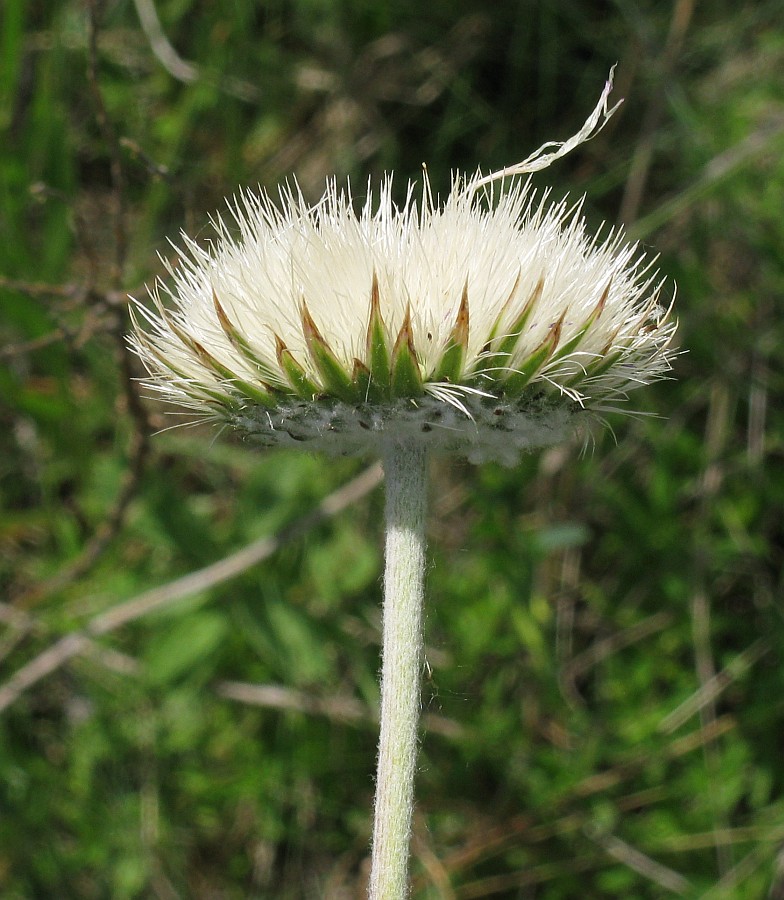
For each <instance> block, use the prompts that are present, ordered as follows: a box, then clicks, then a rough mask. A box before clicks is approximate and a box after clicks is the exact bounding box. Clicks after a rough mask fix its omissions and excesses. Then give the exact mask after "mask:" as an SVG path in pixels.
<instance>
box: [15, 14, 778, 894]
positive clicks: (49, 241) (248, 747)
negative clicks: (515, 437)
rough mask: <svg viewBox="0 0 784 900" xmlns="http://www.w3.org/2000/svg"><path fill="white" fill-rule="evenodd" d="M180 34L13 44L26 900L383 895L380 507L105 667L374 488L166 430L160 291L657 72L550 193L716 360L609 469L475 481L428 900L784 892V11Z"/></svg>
mask: <svg viewBox="0 0 784 900" xmlns="http://www.w3.org/2000/svg"><path fill="white" fill-rule="evenodd" d="M151 11H152V12H153V13H155V12H156V7H155V6H153V5H152V3H151V0H138V2H137V3H136V4H134V3H132V2H131V0H111V2H103V3H102V2H98V0H96V2H95V5H94V6H93V7H91V6H90V4H89V3H88V4H86V5H85V4H83V3H80V2H77V0H63V2H58V3H52V2H43V0H38V2H36V0H32V2H31V0H4V3H3V4H2V6H1V7H0V16H2V32H1V34H2V37H1V40H2V46H1V47H0V127H1V128H2V132H3V136H2V140H0V197H1V201H0V204H1V205H0V272H2V280H0V337H1V343H0V490H1V491H2V512H0V583H2V592H3V599H2V603H1V604H0V613H1V615H0V618H1V619H2V633H1V634H0V655H1V656H2V661H1V662H0V666H1V668H0V697H2V699H3V703H4V705H5V708H4V710H3V711H2V713H0V893H2V896H3V897H5V898H72V897H73V898H117V900H123V898H136V897H145V898H146V897H154V898H165V900H168V898H176V897H182V898H189V897H194V898H204V900H206V898H210V900H213V898H221V900H223V898H226V900H229V898H245V897H258V898H299V897H302V898H311V897H313V898H315V897H326V898H355V897H361V896H362V892H363V883H364V879H365V877H366V874H367V873H366V862H365V860H366V854H367V847H368V840H369V832H370V815H371V804H372V791H373V782H372V773H373V770H374V763H375V760H374V757H375V741H376V734H375V724H374V721H373V716H374V710H375V706H376V702H377V688H376V673H377V669H378V638H379V597H380V583H379V571H380V565H381V550H380V548H381V534H380V525H379V519H380V515H381V511H382V497H381V492H380V489H379V488H376V489H375V490H374V491H372V492H369V493H366V494H364V496H361V497H359V498H358V499H357V500H356V501H355V502H354V503H353V504H352V505H351V507H350V508H349V509H347V510H345V511H343V512H341V513H339V514H337V515H334V516H329V517H326V518H322V519H321V520H320V521H313V520H308V521H306V522H305V524H304V525H303V526H302V527H299V528H298V530H297V531H296V533H294V534H289V533H288V532H285V534H284V536H285V537H286V540H283V541H281V545H280V547H279V548H278V549H276V550H275V552H273V553H272V554H271V555H269V556H268V557H267V558H266V559H265V560H264V561H262V562H260V563H259V564H257V565H254V566H250V567H246V568H244V569H243V570H242V571H241V572H240V573H239V574H237V575H236V576H235V577H233V578H231V579H228V580H223V581H220V582H218V583H214V584H212V586H207V582H206V581H205V580H204V577H203V576H196V577H195V578H194V581H193V584H192V585H191V586H190V588H188V586H187V585H186V588H187V589H183V590H182V591H180V593H181V594H182V596H181V597H180V599H178V600H176V601H171V602H168V603H161V604H159V606H158V608H157V609H156V610H155V611H154V612H151V613H149V614H147V615H142V614H141V609H140V608H138V607H132V608H130V612H128V615H127V621H125V622H124V623H123V624H121V625H120V624H119V623H115V624H116V625H117V627H114V628H112V629H105V631H106V633H105V634H103V635H98V636H97V637H95V639H92V638H91V639H90V640H87V638H86V637H83V638H82V643H81V644H79V645H78V646H74V644H73V641H75V640H77V637H74V636H78V635H80V634H81V635H84V634H85V632H84V631H83V629H85V628H89V627H92V628H93V630H94V633H95V629H96V626H95V619H96V616H98V615H100V614H101V613H102V612H104V611H107V610H110V609H112V608H114V607H116V606H118V605H119V604H122V603H124V602H126V601H129V600H133V599H135V598H138V597H139V596H140V595H141V594H143V592H145V591H147V590H149V589H152V588H158V587H161V586H166V585H168V584H169V583H170V582H172V581H173V580H174V579H176V578H178V577H180V576H183V575H187V574H188V573H195V572H198V571H199V570H201V569H202V568H203V567H205V566H207V565H208V564H211V563H214V562H217V561H220V560H222V559H224V558H226V557H228V556H229V555H230V554H232V553H233V552H235V551H236V550H237V549H239V548H241V547H243V546H245V545H246V544H248V543H250V542H251V541H254V540H256V539H258V538H261V537H264V536H270V535H275V534H277V533H278V532H279V531H280V530H281V529H286V528H288V526H290V525H291V524H292V523H298V522H300V521H301V520H302V518H303V517H308V516H309V515H310V514H311V513H312V512H313V511H314V509H316V508H317V506H318V504H319V503H320V502H321V500H322V499H323V498H325V497H326V496H328V495H329V494H330V493H331V492H332V491H334V490H336V489H338V488H339V487H341V486H342V485H343V484H345V483H347V482H349V481H350V480H351V479H352V478H353V477H354V476H356V475H357V474H359V473H360V472H361V471H362V470H363V469H364V468H366V466H367V465H368V463H367V462H362V461H350V460H349V461H334V460H325V459H321V458H318V457H314V456H308V455H305V454H302V455H299V454H297V453H258V452H254V451H253V450H252V449H250V448H248V447H246V446H244V445H243V444H242V443H241V442H240V441H238V440H236V439H233V438H232V437H231V436H229V435H225V434H224V435H221V436H220V437H218V438H216V436H215V434H214V433H213V432H211V431H210V430H209V429H202V428H199V429H190V430H189V429H175V430H170V431H165V432H163V433H162V434H158V435H155V436H150V435H152V432H154V431H156V430H158V429H161V428H165V427H167V426H168V425H170V424H171V423H172V422H173V421H177V420H176V419H174V420H173V419H172V418H171V417H170V416H168V415H167V414H166V411H165V410H163V409H162V408H160V407H159V406H156V405H154V404H152V403H151V402H149V401H147V400H144V401H143V402H140V401H139V398H138V395H139V387H138V385H137V383H136V382H134V381H133V380H131V378H132V376H135V375H138V374H140V373H139V370H138V367H137V366H136V364H135V362H134V361H133V360H132V359H131V358H130V357H129V355H128V353H127V351H126V349H125V347H124V343H123V334H124V333H125V331H126V329H127V319H126V300H125V295H126V292H131V293H134V294H136V295H142V294H143V284H144V283H145V282H149V281H150V280H151V279H153V278H154V277H155V276H156V275H159V274H161V272H162V271H163V268H162V265H161V263H160V262H159V261H158V259H157V257H156V252H160V253H162V254H169V255H170V256H172V257H173V252H172V251H171V249H170V247H169V245H168V244H167V242H166V238H167V236H169V237H174V238H176V235H177V233H178V231H179V229H180V228H181V227H185V228H187V229H188V230H189V232H190V233H191V234H196V235H201V236H205V237H206V236H208V233H209V232H208V228H207V224H206V223H207V221H208V215H209V213H211V212H213V211H214V210H216V209H219V208H220V207H221V206H222V205H223V197H224V195H227V194H231V193H232V192H233V191H235V190H236V188H237V187H238V186H240V185H256V184H257V183H261V184H262V185H265V186H267V187H269V188H270V189H273V190H274V187H275V185H276V184H277V183H278V182H279V181H281V180H282V179H285V178H286V177H287V176H289V175H290V174H291V173H296V175H297V177H298V178H299V180H300V183H301V185H302V187H303V190H304V191H305V193H306V195H307V196H309V197H311V198H313V199H315V198H317V197H318V196H319V194H320V191H321V188H322V186H323V183H324V178H325V177H326V176H327V175H330V174H333V173H336V174H337V175H338V176H339V177H341V178H342V177H345V176H350V177H351V178H352V179H353V183H354V185H355V193H357V195H361V190H362V188H363V186H364V184H365V181H366V179H367V177H368V176H370V175H372V176H377V175H378V174H379V173H381V172H382V171H384V170H386V169H392V168H394V170H395V172H396V173H397V179H398V180H397V186H398V189H399V190H400V191H401V192H402V191H403V190H404V188H405V184H406V182H407V180H408V179H409V178H416V177H417V174H418V173H419V172H420V167H421V164H422V163H423V162H426V163H427V165H428V168H429V171H430V174H431V178H432V181H433V185H434V188H436V189H437V190H439V191H441V192H442V193H443V192H445V191H446V190H447V189H448V186H449V173H450V170H452V169H455V168H458V169H462V170H468V171H473V170H474V169H475V168H476V167H477V166H478V165H481V166H482V168H483V169H484V170H485V171H488V170H489V169H490V168H491V167H500V166H502V165H504V164H508V163H512V162H515V161H517V160H519V159H521V158H523V157H524V156H526V155H528V153H530V152H531V151H532V150H534V149H535V148H536V147H538V146H539V145H540V144H541V143H542V142H543V141H545V140H548V139H556V138H561V139H563V138H565V137H567V136H568V135H570V134H572V133H573V132H574V131H575V130H576V128H577V127H578V126H579V124H581V123H582V121H583V119H584V118H585V116H586V114H587V113H588V111H589V110H590V109H591V108H592V107H593V105H594V103H595V101H596V98H597V96H598V94H599V91H600V89H601V86H602V84H603V83H604V79H605V77H606V75H607V72H608V70H609V68H610V66H611V65H612V64H613V63H614V62H616V61H618V63H619V66H618V70H617V89H616V92H615V96H623V97H625V98H626V101H625V103H624V105H623V107H622V108H621V110H620V111H619V112H618V113H617V114H616V116H615V117H614V119H613V120H612V121H611V123H610V124H609V125H608V126H607V128H606V129H605V130H604V131H603V132H602V133H601V134H600V135H599V136H598V137H597V138H596V139H595V140H594V141H592V142H591V143H590V144H588V145H586V146H585V147H582V148H580V150H579V151H578V152H577V153H575V154H573V155H572V156H571V157H569V158H567V159H565V160H563V161H561V162H559V163H558V164H557V166H555V167H554V168H552V169H551V170H549V171H548V172H547V173H544V174H543V175H541V176H539V177H537V178H536V181H537V183H538V184H541V185H546V184H548V183H549V184H552V186H553V191H554V194H555V196H561V195H563V194H564V193H566V192H567V191H569V192H571V193H572V195H574V196H579V195H581V194H582V193H583V192H586V193H587V195H588V200H587V204H586V215H587V217H588V220H589V223H590V226H591V227H592V228H598V226H599V225H600V223H601V222H602V221H606V222H608V223H611V224H613V223H616V222H623V223H624V224H625V225H626V226H627V228H628V230H629V232H630V234H631V235H632V236H633V237H635V238H638V239H640V240H642V241H643V242H644V244H645V245H647V246H650V247H651V248H653V247H655V248H656V250H658V251H659V252H660V253H661V257H660V267H661V271H662V272H663V273H664V274H665V275H666V276H667V277H668V279H669V283H670V285H672V284H673V283H675V282H677V285H678V298H677V314H678V317H679V319H680V330H679V343H680V345H681V347H682V348H683V349H684V350H685V351H687V352H686V353H684V354H683V355H682V356H680V357H679V358H678V360H677V363H676V371H675V373H674V374H675V379H676V380H673V381H668V382H663V383H661V384H659V385H656V386H655V387H654V388H651V389H646V390H644V391H641V392H639V393H638V394H637V395H636V396H635V398H634V403H635V406H637V407H639V408H642V409H644V410H646V411H649V412H655V413H658V414H660V415H661V417H660V418H659V417H644V418H637V419H631V418H622V417H614V418H613V419H612V422H611V424H612V428H613V432H614V436H613V434H611V433H610V432H605V433H601V432H598V433H597V434H596V435H595V446H594V448H593V449H592V450H590V449H589V451H588V452H587V453H586V454H582V455H581V453H580V445H579V444H578V443H576V444H575V445H574V446H569V447H559V448H556V449H553V450H550V451H548V452H545V453H541V454H537V455H534V456H531V457H529V458H527V459H525V460H524V461H523V463H522V464H521V465H520V466H519V467H518V468H517V469H515V470H514V471H509V470H504V469H500V468H498V467H495V466H491V465H488V466H484V467H481V468H472V467H471V466H468V465H465V464H461V463H455V462H450V461H447V460H435V461H434V462H433V465H432V486H431V494H432V504H431V517H430V524H429V542H430V549H431V556H432V568H431V570H430V572H429V579H428V590H429V599H428V608H427V636H426V643H427V647H428V662H429V667H428V670H427V672H426V679H425V685H424V698H423V699H424V706H425V711H426V713H427V714H428V715H429V718H427V719H426V721H425V725H424V729H423V736H422V747H421V765H420V771H419V774H418V785H417V794H418V806H417V812H416V820H415V837H414V844H413V852H414V863H413V875H414V879H415V889H414V896H415V897H417V898H445V900H451V898H455V900H467V898H481V897H499V898H534V897H535V898H546V900H561V898H563V900H569V898H576V897H581V898H582V897H590V898H616V897H623V898H627V897H628V898H659V897H667V896H683V897H694V898H697V897H700V898H711V900H718V898H764V897H782V896H784V871H783V870H784V864H783V863H782V857H781V853H782V849H781V848H782V846H784V800H783V799H782V782H783V781H784V737H783V735H784V731H782V714H783V713H784V674H782V643H783V642H784V625H783V623H782V615H781V599H782V576H781V570H782V565H781V564H782V543H783V541H784V535H783V534H782V508H783V506H784V467H783V466H782V461H783V460H782V451H783V450H784V445H783V439H784V421H783V419H782V417H783V416H784V409H783V408H782V404H781V398H782V371H784V365H783V363H784V349H783V348H784V316H782V296H783V295H784V265H783V262H784V216H782V198H784V165H783V164H782V151H784V95H783V94H782V72H783V71H784V26H782V21H781V3H780V0H757V2H751V0H746V2H742V0H741V2H738V0H732V2H730V0H715V2H711V3H702V4H695V3H694V2H693V0H672V2H670V0H668V2H654V0H647V2H634V0H615V2H599V0H585V2H578V0H557V2H549V0H547V2H546V0H539V2H534V0H532V2H512V0H498V2H496V3H492V4H489V3H484V2H479V0H428V2H427V3H423V2H421V0H417V2H413V0H397V2H393V3H388V4H387V3H376V2H372V0H335V2H329V3H326V2H314V0H289V2H282V0H279V2H274V0H270V2H265V3H258V4H256V3H243V2H240V0H233V2H227V3H215V2H207V0H159V2H158V3H157V16H158V18H159V22H160V25H161V27H162V34H165V35H166V39H167V40H168V41H170V42H171V46H170V47H169V50H168V51H167V48H166V46H165V45H163V44H162V43H161V38H160V37H156V35H155V33H154V30H152V26H151V25H150V24H149V16H150V12H151ZM139 12H141V13H143V14H145V15H147V17H148V19H147V22H148V24H147V26H146V28H147V33H145V30H144V29H143V28H142V26H141V25H140V17H139ZM91 19H92V26H91V24H90V23H91ZM91 47H92V50H91ZM172 47H176V53H177V54H179V57H176V56H174V57H173V56H172V54H171V52H170V51H171V49H172ZM154 51H157V53H158V56H156V53H155V52H154ZM167 52H169V56H168V57H166V55H165V54H166V53H167ZM159 57H162V58H163V59H164V60H168V62H167V63H166V65H168V69H169V71H167V68H166V65H164V64H163V62H162V61H161V58H159ZM670 289H671V288H670ZM148 599H149V598H148ZM124 609H126V611H127V610H128V609H129V608H128V607H125V608H124ZM104 621H105V620H104ZM91 622H92V623H93V625H92V626H90V625H89V623H91ZM69 636H70V638H69ZM69 640H70V641H71V642H72V643H70V644H69V643H68V641H69ZM51 648H54V650H52V649H51ZM76 651H78V652H76ZM42 654H48V655H42ZM47 666H48V668H47ZM254 685H255V686H262V687H263V688H264V689H265V691H264V692H259V691H257V692H256V693H255V694H253V693H252V692H251V686H254ZM243 690H245V693H243ZM252 700H253V701H255V703H254V702H249V701H252ZM259 704H261V705H259Z"/></svg>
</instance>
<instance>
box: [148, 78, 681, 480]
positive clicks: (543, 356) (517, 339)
mask: <svg viewBox="0 0 784 900" xmlns="http://www.w3.org/2000/svg"><path fill="white" fill-rule="evenodd" d="M609 85H610V82H608V87H607V89H606V90H605V93H604V94H603V95H602V100H601V101H600V104H599V105H598V106H597V108H596V109H595V110H594V112H593V114H592V116H591V117H590V118H589V120H588V121H587V122H586V124H585V126H584V128H583V129H582V130H581V132H580V133H578V135H575V137H574V138H572V139H571V140H570V141H567V142H565V143H564V144H562V145H555V146H556V147H557V148H558V149H556V150H555V151H553V152H550V153H547V152H546V151H547V149H548V148H549V147H550V146H551V145H545V147H544V148H541V150H540V151H538V152H537V153H536V154H534V155H533V156H531V157H529V159H528V160H526V161H525V162H523V163H521V164H520V165H519V166H515V167H512V168H511V169H506V170H502V171H501V172H496V173H493V174H492V175H489V176H484V177H483V176H481V174H480V173H477V174H475V175H474V176H472V177H467V176H464V175H459V174H458V175H455V176H454V178H453V181H452V189H451V192H450V194H449V196H448V197H447V199H446V200H445V201H444V202H443V203H438V202H436V201H434V200H433V198H432V195H431V192H430V185H429V182H428V178H427V173H426V171H425V173H424V175H423V181H424V184H423V189H422V191H421V194H420V195H419V197H418V198H417V192H415V190H414V188H413V187H412V186H409V189H408V194H407V197H406V200H405V202H404V204H403V205H402V206H396V205H395V203H394V201H393V199H392V178H391V177H387V178H385V179H384V180H383V181H382V183H381V185H380V188H379V190H378V196H377V198H376V197H375V196H374V194H373V191H372V188H371V186H370V185H369V186H368V193H367V199H366V200H365V202H364V205H363V206H362V208H361V210H360V212H359V213H357V212H355V210H354V206H353V202H352V197H351V194H350V191H349V190H348V188H346V189H340V188H338V186H337V185H336V183H335V182H334V181H333V182H331V183H329V184H328V186H327V189H326V192H325V194H324V195H323V197H322V198H321V200H320V201H319V202H318V203H316V204H315V205H313V206H309V205H308V204H307V203H306V202H305V200H304V199H303V197H302V195H301V193H300V192H299V190H298V188H297V186H296V183H295V184H294V187H293V188H291V187H289V188H286V189H283V190H281V193H280V205H279V206H277V205H276V204H275V203H274V202H273V201H272V200H271V199H270V198H269V196H268V195H267V194H265V193H262V194H261V195H260V196H256V195H254V194H252V193H250V192H243V193H241V194H240V195H239V196H238V197H237V198H235V200H234V201H233V202H232V203H231V205H230V213H231V218H232V219H233V220H234V221H233V225H234V227H233V228H230V227H229V225H227V223H226V221H225V220H224V219H223V218H221V217H218V218H216V219H215V220H214V226H215V230H216V232H217V241H216V242H215V243H214V244H210V245H208V246H206V247H205V246H202V245H201V244H199V243H197V242H196V241H194V240H192V239H191V238H189V237H187V236H185V235H184V236H183V238H182V241H183V248H182V254H181V263H180V266H179V267H178V268H177V269H176V270H175V269H171V268H170V270H169V271H170V274H171V281H172V286H171V287H164V288H163V290H164V291H165V292H166V293H168V294H170V296H171V299H172V300H173V306H174V309H173V310H171V311H169V310H167V309H166V307H165V306H164V304H163V303H162V301H161V297H160V294H161V286H160V285H159V286H157V287H156V288H155V290H154V291H153V292H152V293H153V299H154V301H155V304H156V311H155V312H151V311H148V310H147V309H145V308H144V307H142V306H141V305H138V306H137V309H138V310H139V313H140V316H141V318H143V319H145V320H146V322H147V324H148V326H149V330H148V331H145V330H144V329H142V328H141V327H140V326H139V324H138V323H137V324H136V328H135V336H134V338H133V342H134V344H135V347H136V350H137V352H138V354H139V355H140V357H141V358H142V360H143V362H144V364H145V365H146V367H147V369H148V371H149V372H150V374H151V376H152V379H151V382H150V384H151V385H152V387H153V389H154V390H155V391H157V392H158V393H159V394H161V395H162V396H163V397H164V398H166V399H167V400H171V401H173V402H175V403H178V404H181V405H185V406H188V407H192V408H194V409H195V410H197V411H198V413H199V414H200V415H201V417H203V418H208V419H215V420H224V421H228V422H229V423H231V424H232V425H234V426H236V427H237V428H239V429H240V430H241V431H243V432H245V433H247V434H248V435H251V436H253V437H254V438H256V439H257V440H259V441H261V443H263V444H265V445H282V446H286V445H299V446H305V447H313V448H316V447H318V448H319V449H328V450H330V449H331V450H333V451H334V452H338V453H361V452H364V451H366V450H368V449H373V448H374V447H376V446H378V445H379V444H380V442H382V441H383V439H384V436H385V435H387V434H389V433H394V434H397V435H410V436H411V437H414V436H415V435H416V439H417V440H419V441H422V442H424V443H425V444H426V445H428V446H433V447H435V448H437V449H440V450H444V451H447V452H455V453H461V454H464V455H466V456H468V457H469V458H470V459H472V460H473V461H476V462H479V461H481V460H483V459H497V460H501V461H503V462H507V463H514V462H515V461H516V459H517V457H518V455H519V453H520V451H522V450H525V449H528V448H530V447H533V446H537V445H542V444H546V443H551V442H553V441H556V440H559V439H561V438H562V437H563V436H564V433H565V432H566V431H568V430H569V429H570V428H572V427H573V425H574V421H575V420H574V417H573V414H574V413H576V412H582V411H588V412H594V413H596V412H600V411H604V410H608V409H613V408H623V402H624V401H625V400H626V396H627V394H628V392H629V391H630V390H632V389H634V388H635V387H637V386H639V385H641V384H647V383H649V382H650V381H653V380H655V379H656V378H659V377H660V376H661V375H662V374H663V373H664V372H666V371H667V370H668V368H669V359H670V353H669V351H668V345H669V342H670V338H671V336H672V332H673V329H674V325H673V324H672V323H671V322H670V321H669V320H668V317H667V312H666V311H665V310H664V309H663V308H662V306H661V305H660V303H659V295H660V292H661V281H660V280H658V279H657V276H656V274H655V273H653V272H652V270H651V261H649V260H647V259H646V257H645V255H644V254H643V253H642V252H641V251H640V250H639V248H638V246H637V245H635V244H628V243H626V241H625V240H624V237H623V234H622V233H621V232H620V231H610V232H609V233H608V234H607V235H606V236H604V237H600V236H593V237H592V236H589V235H588V234H587V233H586V229H585V223H584V221H583V219H582V218H581V204H580V203H577V204H575V205H573V206H569V205H568V204H567V202H566V201H565V200H564V201H561V202H559V203H550V202H549V196H548V192H547V191H545V192H544V193H541V194H539V193H537V191H535V190H534V189H533V187H532V186H531V184H530V182H521V181H520V180H519V178H512V181H511V184H509V185H508V186H507V187H504V186H503V185H502V187H501V188H499V189H498V192H497V196H496V187H497V184H496V183H497V182H498V181H500V180H501V179H504V178H507V177H509V176H517V175H520V174H521V173H526V172H532V171H534V170H536V169H539V168H543V167H545V166H546V165H549V164H550V162H552V161H553V160H554V159H556V158H558V157H559V156H562V155H563V154H564V153H566V152H568V151H569V150H570V149H572V147H573V146H576V144H578V143H580V142H581V141H582V140H585V139H587V137H589V136H590V135H591V134H592V133H593V132H594V131H595V130H596V129H597V127H600V126H601V124H603V122H604V121H605V120H606V117H607V116H608V115H609V114H610V112H608V111H607V109H606V97H607V92H608V90H609Z"/></svg>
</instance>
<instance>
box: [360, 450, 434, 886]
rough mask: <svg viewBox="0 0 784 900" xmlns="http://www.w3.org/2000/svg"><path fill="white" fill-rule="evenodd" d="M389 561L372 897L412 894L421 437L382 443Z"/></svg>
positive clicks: (423, 483)
mask: <svg viewBox="0 0 784 900" xmlns="http://www.w3.org/2000/svg"><path fill="white" fill-rule="evenodd" d="M384 477H385V483H386V565H385V569H384V640H383V650H382V666H381V734H380V737H379V743H378V774H377V777H376V805H375V821H374V826H373V855H372V867H371V873H370V887H369V891H368V894H369V897H370V900H403V898H405V897H407V896H408V855H409V844H410V842H411V815H412V812H413V807H414V772H415V769H416V754H417V725H418V722H419V707H420V675H421V671H420V670H421V663H422V605H423V600H424V573H425V510H426V506H427V478H426V453H425V449H424V447H422V446H421V445H417V444H416V443H413V442H412V443H398V442H395V441H391V440H390V441H389V443H388V444H387V445H386V447H385V448H384Z"/></svg>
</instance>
